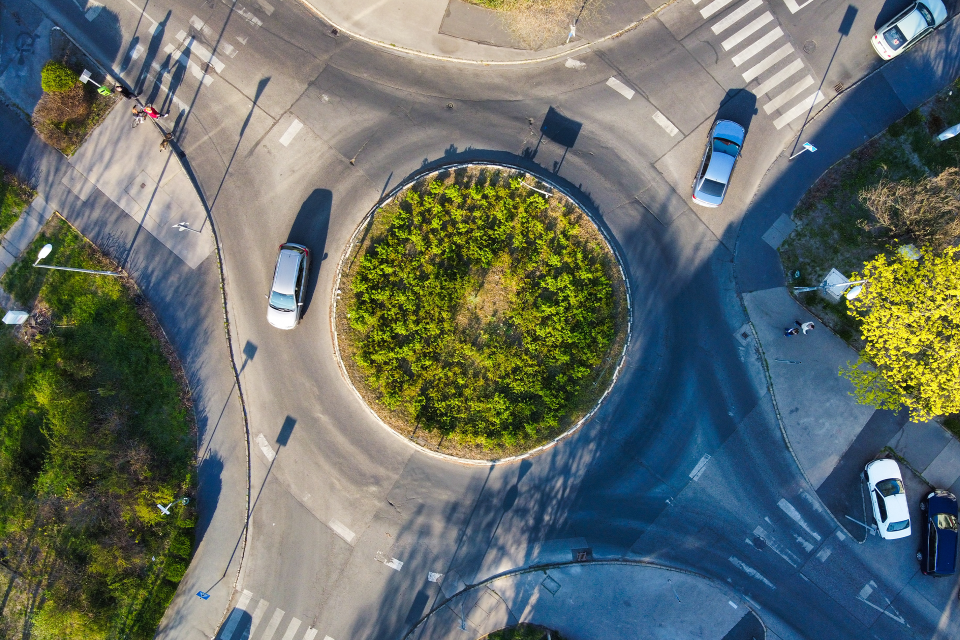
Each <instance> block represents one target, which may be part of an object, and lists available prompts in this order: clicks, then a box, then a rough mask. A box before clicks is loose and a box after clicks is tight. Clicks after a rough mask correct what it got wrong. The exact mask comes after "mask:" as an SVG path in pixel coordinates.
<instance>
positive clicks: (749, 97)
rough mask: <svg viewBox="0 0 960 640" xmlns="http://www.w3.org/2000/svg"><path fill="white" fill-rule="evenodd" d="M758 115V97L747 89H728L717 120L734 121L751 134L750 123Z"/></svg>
mask: <svg viewBox="0 0 960 640" xmlns="http://www.w3.org/2000/svg"><path fill="white" fill-rule="evenodd" d="M755 115H757V96H756V95H754V94H753V93H751V92H750V91H746V90H745V89H728V90H727V95H726V96H724V98H723V100H722V101H721V102H720V109H719V110H718V111H717V120H732V121H733V122H736V123H737V124H739V125H740V126H742V127H743V128H744V129H745V130H746V131H747V133H749V132H750V123H751V122H753V116H755Z"/></svg>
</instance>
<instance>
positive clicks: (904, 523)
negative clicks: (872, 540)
mask: <svg viewBox="0 0 960 640" xmlns="http://www.w3.org/2000/svg"><path fill="white" fill-rule="evenodd" d="M909 526H910V521H909V520H901V521H900V522H891V523H890V524H889V526H887V531H903V530H904V529H906V528H907V527H909Z"/></svg>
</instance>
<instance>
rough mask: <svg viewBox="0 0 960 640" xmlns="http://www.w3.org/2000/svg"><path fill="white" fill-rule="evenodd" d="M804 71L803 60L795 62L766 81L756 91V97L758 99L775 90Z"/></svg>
mask: <svg viewBox="0 0 960 640" xmlns="http://www.w3.org/2000/svg"><path fill="white" fill-rule="evenodd" d="M802 69H803V60H799V59H798V60H794V61H793V62H791V63H790V64H788V65H787V66H786V67H784V68H783V69H781V70H780V71H777V72H776V73H775V74H773V75H772V76H770V77H769V78H767V79H766V80H764V81H763V82H762V83H761V84H760V86H758V87H757V88H756V89H755V90H754V92H753V93H754V95H756V96H757V97H758V98H759V97H760V96H762V95H765V94H766V93H767V92H768V91H770V89H773V88H774V87H775V86H777V85H778V84H780V83H781V82H783V81H784V80H786V79H787V78H789V77H790V76H792V75H793V74H795V73H796V72H797V71H800V70H802Z"/></svg>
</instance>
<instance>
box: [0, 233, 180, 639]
mask: <svg viewBox="0 0 960 640" xmlns="http://www.w3.org/2000/svg"><path fill="white" fill-rule="evenodd" d="M46 243H51V244H53V246H54V251H53V253H52V254H51V256H50V258H49V263H51V264H56V265H59V266H69V267H78V268H85V269H97V270H115V269H116V265H113V264H111V263H110V262H109V261H108V260H107V259H106V258H105V257H104V256H103V255H101V254H100V253H99V252H98V251H97V250H96V249H95V248H94V247H93V245H91V244H90V243H89V242H87V241H86V240H85V239H83V238H82V237H81V236H80V235H79V234H78V233H77V232H76V231H75V230H74V229H73V228H72V227H70V226H69V225H68V224H66V223H65V222H64V221H63V220H62V219H60V218H59V216H54V217H53V218H52V219H51V220H50V221H49V222H48V223H47V225H45V226H44V228H43V230H42V231H41V233H40V235H39V236H38V238H37V239H36V240H35V241H34V243H33V244H32V245H31V247H30V248H29V249H28V250H27V252H26V254H25V258H24V259H22V260H20V261H18V262H17V263H15V264H14V265H13V266H11V268H10V269H9V270H8V271H7V273H6V274H5V275H4V277H3V279H2V285H3V287H4V289H5V290H7V291H8V292H9V293H11V294H12V295H13V296H14V297H15V298H16V299H17V300H18V302H20V303H21V304H23V305H25V306H29V307H32V309H33V314H32V317H31V319H30V320H29V321H28V323H27V324H25V325H23V326H21V327H19V328H16V329H14V328H11V327H7V326H4V327H2V328H0V550H2V556H3V558H2V560H3V564H4V565H5V566H6V567H7V568H8V569H9V570H10V571H8V572H4V573H3V576H4V578H5V579H6V580H9V582H7V583H6V584H4V585H3V588H5V589H6V590H7V593H8V595H9V597H8V599H7V601H6V607H5V609H4V612H3V618H2V620H0V638H5V637H14V636H16V637H32V638H36V639H46V638H56V639H57V640H73V639H77V640H80V639H84V640H89V639H98V638H131V639H143V640H148V639H149V638H152V637H153V635H154V633H155V631H156V628H157V626H158V624H159V622H160V618H161V617H162V615H163V613H164V611H165V609H166V607H167V606H168V605H169V603H170V601H171V599H172V598H173V594H174V592H175V590H176V587H177V583H178V581H179V580H180V578H181V577H182V576H183V571H184V569H185V567H186V566H187V564H188V562H189V559H190V556H191V553H192V548H193V543H194V540H193V535H194V533H193V532H194V526H195V520H196V516H195V513H194V511H193V509H192V505H191V506H186V507H185V506H177V507H174V508H173V509H172V512H173V514H172V515H171V516H168V517H163V516H162V515H161V513H160V511H159V510H158V509H157V507H156V503H158V502H159V503H163V504H166V503H169V502H173V501H174V499H175V498H179V497H181V496H184V495H192V492H193V484H194V478H195V472H194V456H195V452H196V430H195V425H194V424H193V420H192V411H191V408H190V398H189V391H188V389H187V386H186V381H185V378H184V376H183V372H182V370H181V369H180V367H179V364H178V363H177V361H176V358H175V356H174V355H173V350H172V348H171V347H170V345H169V344H168V343H166V341H165V339H164V338H163V336H162V332H161V331H160V328H159V325H158V324H157V321H156V318H155V317H154V316H153V314H152V312H151V311H150V310H149V307H148V306H147V305H146V304H144V302H143V298H142V296H140V295H139V294H138V292H137V290H136V288H135V286H134V285H133V284H132V283H131V282H130V281H128V280H126V279H121V278H115V277H106V276H93V275H89V274H82V273H71V272H66V271H55V270H48V269H37V268H33V267H32V258H33V257H34V256H36V254H37V252H38V251H39V249H40V247H41V246H42V245H44V244H46ZM11 576H12V577H11Z"/></svg>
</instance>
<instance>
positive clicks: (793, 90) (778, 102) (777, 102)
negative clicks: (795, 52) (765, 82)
mask: <svg viewBox="0 0 960 640" xmlns="http://www.w3.org/2000/svg"><path fill="white" fill-rule="evenodd" d="M812 84H813V78H812V77H811V76H809V75H808V76H806V77H805V78H804V79H803V80H800V81H799V82H797V83H795V84H794V85H793V86H792V87H790V88H789V89H787V90H786V91H784V92H783V93H781V94H780V95H778V96H777V97H775V98H772V99H771V100H770V102H768V103H767V104H765V105H763V110H764V111H766V112H767V115H770V114H771V113H773V112H774V111H776V110H777V109H779V108H780V107H782V106H783V105H785V104H786V103H788V102H790V101H791V100H793V99H794V98H796V97H797V96H798V95H800V94H801V93H803V90H804V89H806V88H807V87H809V86H810V85H812Z"/></svg>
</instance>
